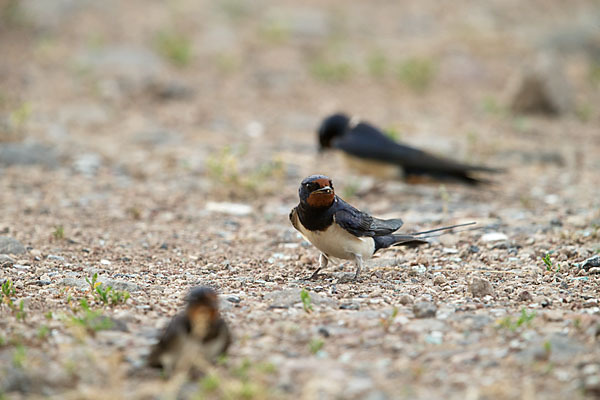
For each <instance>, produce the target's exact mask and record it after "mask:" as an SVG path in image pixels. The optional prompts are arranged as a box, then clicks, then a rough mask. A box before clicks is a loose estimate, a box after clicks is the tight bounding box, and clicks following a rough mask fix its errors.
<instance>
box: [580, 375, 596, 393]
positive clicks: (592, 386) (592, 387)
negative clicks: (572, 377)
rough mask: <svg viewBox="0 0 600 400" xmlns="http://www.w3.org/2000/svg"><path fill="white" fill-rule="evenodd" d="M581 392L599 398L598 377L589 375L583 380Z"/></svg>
mask: <svg viewBox="0 0 600 400" xmlns="http://www.w3.org/2000/svg"><path fill="white" fill-rule="evenodd" d="M583 390H584V391H585V393H586V394H591V395H595V396H600V375H590V376H586V377H585V378H584V379H583Z"/></svg>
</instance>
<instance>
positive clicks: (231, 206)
mask: <svg viewBox="0 0 600 400" xmlns="http://www.w3.org/2000/svg"><path fill="white" fill-rule="evenodd" d="M205 208H206V211H209V212H214V213H219V214H228V215H237V216H240V217H241V216H244V215H250V214H251V213H252V206H250V205H248V204H241V203H228V202H220V203H218V202H214V201H209V202H208V203H206V207H205Z"/></svg>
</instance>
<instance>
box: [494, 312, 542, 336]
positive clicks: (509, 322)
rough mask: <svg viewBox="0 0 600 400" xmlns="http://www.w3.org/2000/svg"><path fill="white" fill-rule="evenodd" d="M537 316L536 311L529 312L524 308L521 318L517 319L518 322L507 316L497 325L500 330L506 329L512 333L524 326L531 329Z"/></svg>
mask: <svg viewBox="0 0 600 400" xmlns="http://www.w3.org/2000/svg"><path fill="white" fill-rule="evenodd" d="M535 315H536V314H535V312H534V311H532V312H528V311H527V310H526V309H525V308H523V309H522V310H521V314H520V315H519V318H517V319H516V320H514V319H513V318H512V317H510V316H507V317H505V318H502V319H501V320H500V321H499V322H498V324H497V325H498V327H499V328H504V329H508V330H510V331H511V332H515V331H516V330H517V329H519V328H520V327H521V326H523V325H525V326H527V327H530V326H531V323H532V321H533V319H534V318H535Z"/></svg>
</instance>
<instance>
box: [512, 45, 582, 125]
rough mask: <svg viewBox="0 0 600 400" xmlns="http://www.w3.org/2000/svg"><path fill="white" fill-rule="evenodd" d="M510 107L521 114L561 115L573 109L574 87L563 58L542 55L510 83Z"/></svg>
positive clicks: (528, 64) (529, 63)
mask: <svg viewBox="0 0 600 400" xmlns="http://www.w3.org/2000/svg"><path fill="white" fill-rule="evenodd" d="M507 95H508V97H509V98H510V100H509V102H510V108H511V109H512V110H513V111H516V112H520V113H544V114H553V115H558V114H561V113H564V112H566V111H568V110H570V109H571V108H572V103H573V99H572V93H571V87H570V85H569V82H568V80H567V76H566V75H565V72H564V70H563V68H562V64H561V62H560V60H559V59H558V58H557V57H555V56H552V55H550V54H540V55H539V56H538V57H537V59H536V60H534V62H533V63H532V62H531V61H530V62H528V63H527V69H526V70H524V71H519V72H518V75H515V77H514V78H513V79H512V80H511V81H510V82H509V85H508V88H507Z"/></svg>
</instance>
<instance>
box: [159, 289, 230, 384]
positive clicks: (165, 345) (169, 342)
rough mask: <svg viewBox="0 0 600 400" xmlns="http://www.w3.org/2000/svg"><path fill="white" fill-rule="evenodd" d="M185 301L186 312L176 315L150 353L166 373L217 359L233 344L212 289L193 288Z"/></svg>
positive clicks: (169, 373)
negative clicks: (199, 362)
mask: <svg viewBox="0 0 600 400" xmlns="http://www.w3.org/2000/svg"><path fill="white" fill-rule="evenodd" d="M186 301H187V306H186V309H185V311H183V312H182V313H180V314H177V315H176V316H175V317H173V319H172V320H171V322H170V323H169V325H168V326H167V328H166V329H165V331H164V332H163V334H162V336H161V338H160V340H159V341H158V343H157V344H156V345H155V346H154V348H153V349H152V352H151V353H150V355H149V356H148V364H149V365H150V366H151V367H155V368H162V369H163V371H164V372H165V373H166V375H171V373H172V372H173V371H175V370H184V369H188V370H189V368H191V367H194V366H195V364H196V363H197V362H198V361H202V362H204V361H214V360H215V359H216V358H217V357H218V356H220V355H223V354H225V352H226V351H227V348H228V347H229V345H230V343H231V334H230V332H229V328H228V327H227V324H226V323H225V321H224V320H223V319H222V318H221V317H220V315H219V309H218V301H219V300H218V297H217V294H216V293H215V291H214V290H213V289H211V288H208V287H197V288H194V289H192V290H191V291H190V293H189V294H188V296H187V297H186Z"/></svg>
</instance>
